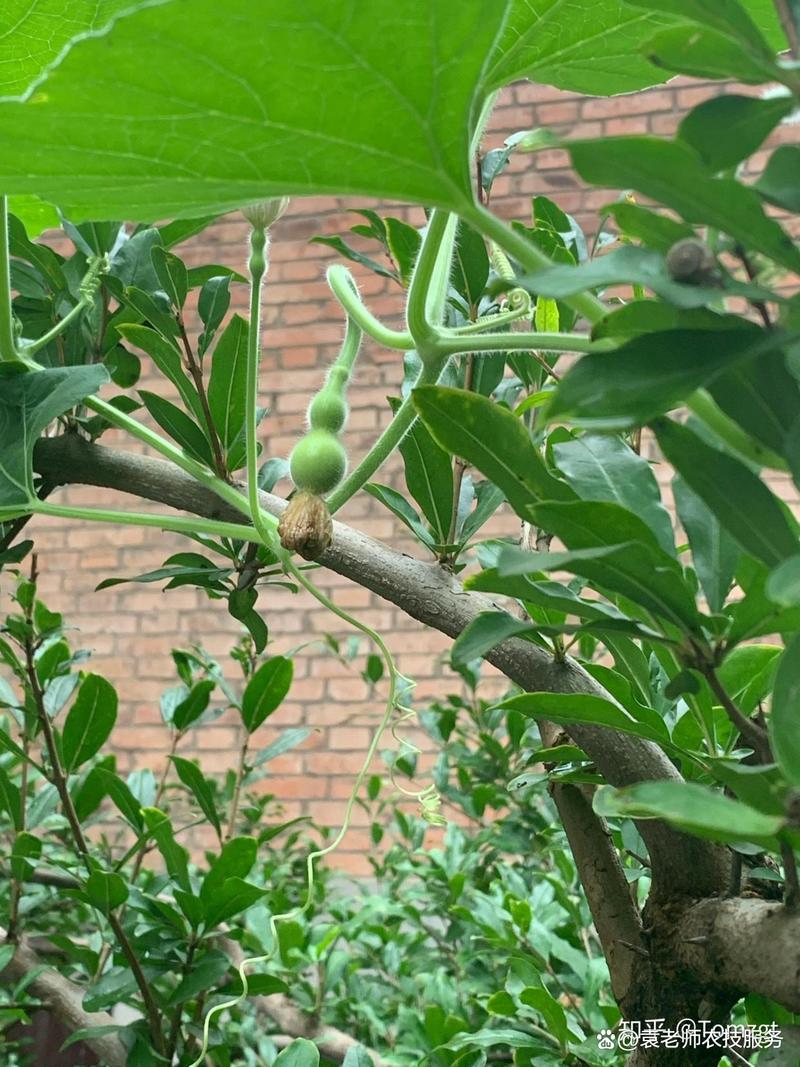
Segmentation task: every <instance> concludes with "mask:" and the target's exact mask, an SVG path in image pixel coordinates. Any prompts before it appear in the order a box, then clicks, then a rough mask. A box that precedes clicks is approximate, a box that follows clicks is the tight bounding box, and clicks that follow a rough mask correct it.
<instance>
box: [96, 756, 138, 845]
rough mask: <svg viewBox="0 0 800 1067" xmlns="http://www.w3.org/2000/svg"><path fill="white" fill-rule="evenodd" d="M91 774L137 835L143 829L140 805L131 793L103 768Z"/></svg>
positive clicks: (118, 779) (118, 778) (110, 772)
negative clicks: (95, 775) (98, 780)
mask: <svg viewBox="0 0 800 1067" xmlns="http://www.w3.org/2000/svg"><path fill="white" fill-rule="evenodd" d="M92 774H97V775H98V776H99V778H100V781H101V782H102V784H103V788H104V790H105V792H106V794H107V795H108V796H109V797H110V798H111V800H112V801H113V803H114V804H115V805H116V807H117V808H118V809H119V810H120V812H121V813H122V814H123V815H124V816H125V818H126V819H127V820H128V822H129V823H130V824H131V826H132V827H133V828H134V829H135V830H136V831H137V832H139V833H141V831H142V830H143V829H144V818H143V817H142V805H141V804H140V803H139V801H138V800H137V799H136V797H135V796H134V794H133V792H132V791H131V789H130V786H128V785H127V784H126V783H125V782H124V781H123V780H122V779H121V778H120V777H119V776H118V775H117V774H114V773H113V771H110V770H108V769H107V768H105V767H95V768H93V770H92Z"/></svg>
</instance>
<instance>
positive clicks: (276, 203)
mask: <svg viewBox="0 0 800 1067" xmlns="http://www.w3.org/2000/svg"><path fill="white" fill-rule="evenodd" d="M288 206H289V197H288V196H276V197H272V199H270V200H259V201H258V202H257V203H255V204H247V206H246V207H243V208H242V214H243V215H244V217H245V218H246V219H247V221H248V222H249V223H250V225H251V226H253V227H255V229H257V230H268V229H269V228H270V226H271V225H272V224H273V222H277V220H278V219H279V218H280V217H281V215H282V214H283V213H284V211H285V210H286V208H287V207H288Z"/></svg>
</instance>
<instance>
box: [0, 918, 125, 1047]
mask: <svg viewBox="0 0 800 1067" xmlns="http://www.w3.org/2000/svg"><path fill="white" fill-rule="evenodd" d="M4 939H5V931H3V930H0V942H2V941H3V940H4ZM41 966H42V960H41V959H40V957H39V956H37V955H36V953H35V952H34V951H33V949H32V948H31V947H30V946H29V945H28V943H27V942H26V941H25V940H24V939H23V940H22V941H20V943H19V944H18V945H17V949H16V952H15V953H14V955H13V957H12V958H11V962H10V963H9V964H8V965H7V966H6V968H5V970H3V971H2V972H0V982H4V983H5V982H8V981H10V982H19V981H20V980H21V979H22V978H25V977H26V976H27V975H29V974H30V973H31V972H32V971H34V970H38V969H39V968H40V967H41ZM27 988H28V991H29V992H31V993H33V994H35V995H36V996H37V997H39V998H40V999H41V1000H42V1001H43V1002H44V1003H45V1004H46V1005H47V1007H48V1008H49V1009H50V1010H51V1011H52V1012H53V1014H54V1015H55V1016H56V1017H57V1018H58V1019H59V1020H60V1021H61V1022H62V1023H63V1024H64V1026H65V1027H66V1028H67V1029H68V1030H69V1031H70V1033H74V1032H75V1031H76V1030H85V1029H87V1028H89V1027H93V1026H114V1025H115V1020H114V1019H113V1018H112V1017H111V1016H110V1015H109V1014H108V1013H107V1012H104V1011H101V1012H88V1011H84V1010H83V1007H82V1003H83V998H84V996H85V994H86V989H85V987H84V986H80V985H77V984H76V983H74V982H70V981H69V979H68V978H65V977H64V976H63V975H62V974H59V973H58V971H54V970H50V969H48V970H43V971H42V972H41V973H40V974H38V975H37V976H36V977H35V978H34V979H33V981H32V982H31V983H30V985H29V986H28V987H27ZM85 1044H87V1045H88V1046H89V1048H91V1049H92V1050H93V1051H94V1052H96V1053H97V1056H98V1057H99V1059H100V1062H101V1063H102V1064H103V1065H104V1067H125V1064H126V1063H127V1062H128V1052H127V1050H126V1049H125V1047H124V1046H123V1044H122V1042H121V1041H120V1039H119V1038H118V1037H117V1035H116V1034H102V1035H99V1036H97V1037H87V1038H86V1039H85Z"/></svg>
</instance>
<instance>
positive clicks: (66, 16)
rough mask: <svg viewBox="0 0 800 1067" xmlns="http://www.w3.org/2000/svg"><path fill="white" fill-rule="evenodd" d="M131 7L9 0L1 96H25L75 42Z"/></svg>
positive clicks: (90, 0) (111, 2)
mask: <svg viewBox="0 0 800 1067" xmlns="http://www.w3.org/2000/svg"><path fill="white" fill-rule="evenodd" d="M131 9H132V5H131V4H130V2H129V0H99V2H97V0H74V2H72V3H70V4H69V6H68V7H65V6H64V4H63V3H61V2H60V0H40V2H37V3H31V0H6V2H5V3H4V4H3V23H4V31H3V64H2V68H1V70H2V72H1V73H0V97H15V96H22V94H23V93H24V92H25V91H26V90H28V89H29V88H30V87H31V85H32V84H33V82H34V81H36V79H37V78H40V77H41V76H42V74H43V73H44V72H45V71H46V70H47V69H48V68H49V67H51V66H53V65H54V64H55V63H56V61H57V60H58V58H59V56H60V55H61V54H62V53H63V52H65V51H67V49H68V48H69V46H70V45H71V44H72V43H73V42H74V41H76V40H79V39H80V38H81V37H83V36H85V35H87V34H89V33H93V34H97V33H101V32H103V31H104V30H105V29H106V27H108V26H109V25H110V24H111V23H112V22H113V21H114V20H115V19H116V18H118V17H119V15H120V14H121V13H122V14H124V13H125V12H127V11H130V10H131Z"/></svg>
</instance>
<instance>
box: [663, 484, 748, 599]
mask: <svg viewBox="0 0 800 1067" xmlns="http://www.w3.org/2000/svg"><path fill="white" fill-rule="evenodd" d="M672 492H673V495H674V497H675V508H676V510H677V512H678V518H679V519H680V521H681V525H682V526H683V528H684V530H685V531H686V535H687V537H688V538H689V547H690V548H691V550H692V565H693V567H694V569H695V572H696V574H697V577H698V580H699V581H700V585H701V587H702V589H703V593H704V594H705V598H706V600H707V601H708V606H709V608H710V609H711V610H712V611H721V610H722V608H723V606H724V604H725V599H726V597H727V595H728V591H729V590H730V587H731V584H732V582H733V577H734V574H735V573H736V564H737V563H738V561H739V555H740V553H739V547H738V545H737V544H736V542H735V541H734V540H733V538H732V537H731V535H730V534H729V533H728V531H727V530H726V529H724V528H723V526H722V525H721V524H720V522H719V519H717V517H716V515H715V514H714V512H713V511H711V510H709V508H708V507H707V506H706V504H705V503H704V502H703V500H701V498H700V497H699V496H698V495H697V493H695V492H694V490H693V489H691V488H690V487H689V486H688V485H687V483H686V481H685V480H684V479H683V478H681V477H676V478H675V479H673V482H672Z"/></svg>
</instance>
